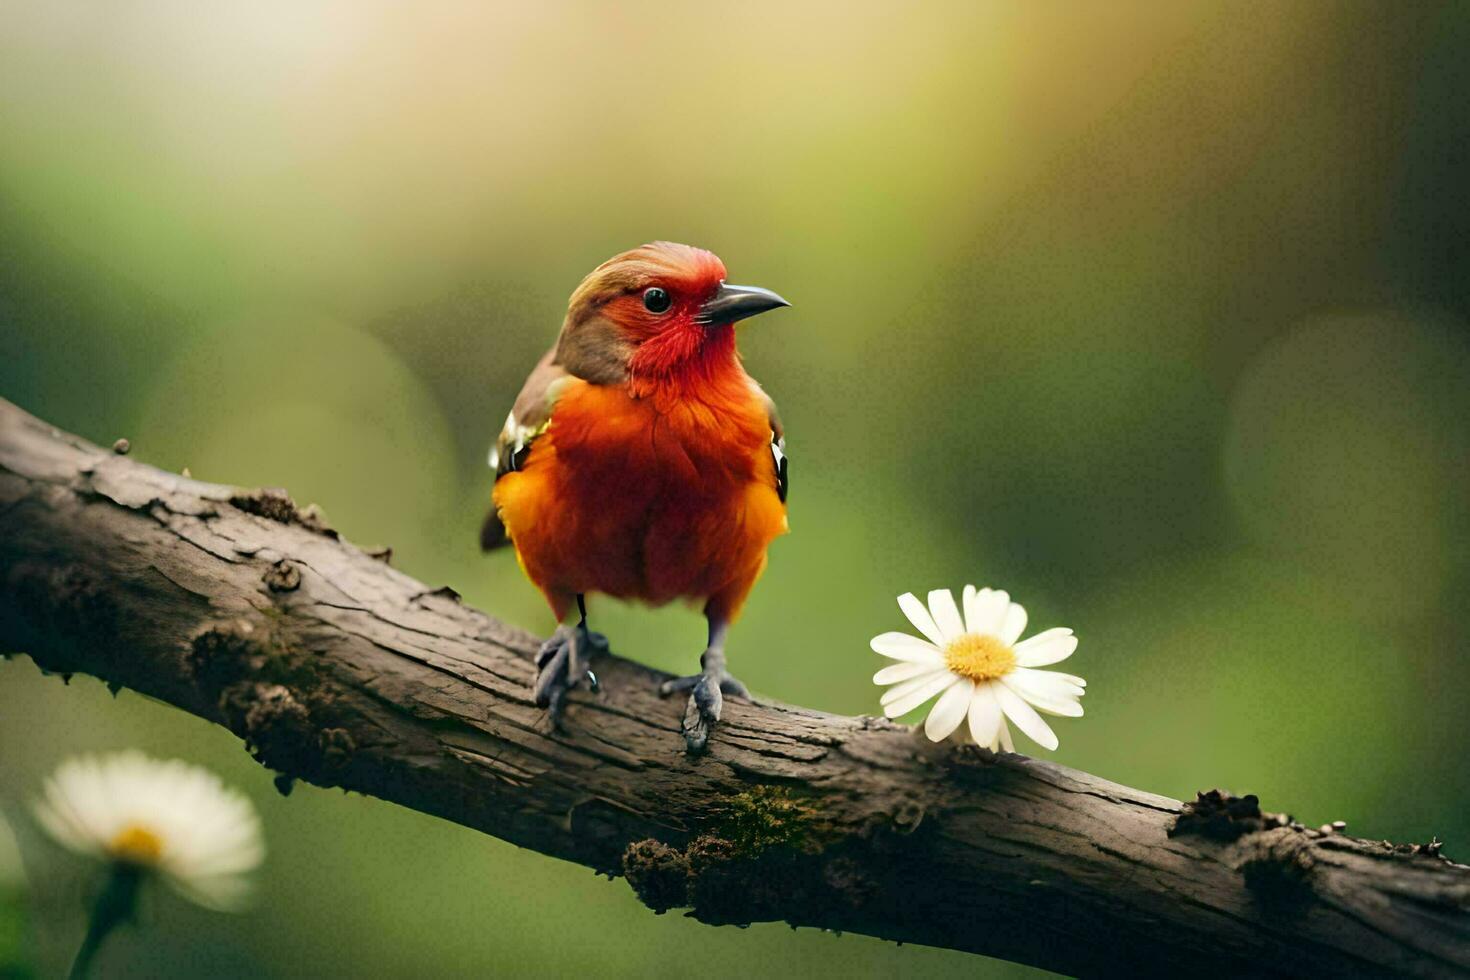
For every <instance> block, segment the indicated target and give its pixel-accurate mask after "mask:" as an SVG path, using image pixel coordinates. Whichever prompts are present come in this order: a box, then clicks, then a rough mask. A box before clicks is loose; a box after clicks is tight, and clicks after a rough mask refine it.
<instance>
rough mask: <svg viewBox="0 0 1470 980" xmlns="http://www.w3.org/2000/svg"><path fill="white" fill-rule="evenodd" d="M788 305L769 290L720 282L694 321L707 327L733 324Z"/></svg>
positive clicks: (788, 304)
mask: <svg viewBox="0 0 1470 980" xmlns="http://www.w3.org/2000/svg"><path fill="white" fill-rule="evenodd" d="M790 305H791V304H790V303H788V302H786V301H785V300H784V299H782V298H781V297H779V296H777V295H776V294H775V293H773V292H771V291H770V290H769V289H762V288H760V287H759V286H732V285H730V284H729V283H723V282H722V283H720V289H719V292H717V293H715V294H714V295H713V296H711V297H710V298H709V299H708V300H707V301H706V302H705V304H704V305H703V306H701V307H700V308H699V312H698V313H697V314H695V316H694V320H695V322H696V323H702V324H705V325H707V326H708V325H713V324H717V323H734V322H735V321H736V320H744V319H745V318H746V317H752V316H755V315H756V314H757V313H764V312H766V311H767V310H774V309H776V308H777V307H781V306H790Z"/></svg>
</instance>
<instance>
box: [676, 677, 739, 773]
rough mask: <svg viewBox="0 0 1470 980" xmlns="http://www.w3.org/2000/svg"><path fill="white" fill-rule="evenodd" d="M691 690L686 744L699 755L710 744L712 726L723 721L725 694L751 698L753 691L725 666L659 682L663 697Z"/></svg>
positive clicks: (685, 720)
mask: <svg viewBox="0 0 1470 980" xmlns="http://www.w3.org/2000/svg"><path fill="white" fill-rule="evenodd" d="M683 691H688V692H689V704H688V705H687V706H686V707H685V708H684V723H683V726H682V727H683V730H684V745H685V748H686V749H688V751H689V754H690V755H699V754H700V753H701V752H703V751H704V750H705V748H706V747H707V746H708V745H709V733H710V729H711V728H713V727H714V725H715V723H716V722H717V721H719V720H720V712H721V711H722V710H723V708H724V705H725V698H724V695H726V694H728V695H730V696H731V697H737V698H747V699H748V698H749V697H750V691H749V690H748V689H747V688H746V686H745V685H744V684H742V683H741V682H740V681H739V680H738V679H737V678H736V677H735V676H734V675H732V674H730V673H729V672H728V671H726V670H725V669H724V668H723V667H721V668H717V669H715V670H707V671H705V672H704V673H702V674H691V675H690V676H688V677H676V678H674V679H673V680H669V681H664V682H663V683H662V684H660V685H659V688H658V693H659V696H660V697H667V696H669V695H670V694H676V693H680V692H683Z"/></svg>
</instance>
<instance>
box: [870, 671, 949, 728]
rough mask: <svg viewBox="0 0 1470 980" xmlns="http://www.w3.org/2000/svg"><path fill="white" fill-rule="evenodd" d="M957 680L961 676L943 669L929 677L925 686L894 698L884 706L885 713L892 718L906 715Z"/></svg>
mask: <svg viewBox="0 0 1470 980" xmlns="http://www.w3.org/2000/svg"><path fill="white" fill-rule="evenodd" d="M957 680H959V678H958V677H956V676H955V675H953V674H951V673H950V672H949V671H947V670H945V671H941V672H940V673H938V674H936V675H935V676H934V677H931V678H929V680H928V683H926V684H925V685H924V686H923V687H920V688H918V689H917V690H914V691H911V692H909V693H908V694H905V695H904V696H903V697H901V698H895V699H894V700H892V701H889V702H888V704H887V705H885V706H884V708H883V713H884V714H885V715H887V716H888V717H890V718H897V717H898V716H899V715H906V714H908V713H909V712H910V711H913V710H914V709H915V708H917V707H918V706H919V705H921V704H923V703H924V702H925V701H928V700H929V699H930V698H932V697H933V696H934V695H936V694H940V693H942V692H944V691H946V690H948V689H949V688H950V686H951V685H953V684H954V682H955V681H957Z"/></svg>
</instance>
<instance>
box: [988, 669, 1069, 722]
mask: <svg viewBox="0 0 1470 980" xmlns="http://www.w3.org/2000/svg"><path fill="white" fill-rule="evenodd" d="M1000 682H1001V683H1002V684H1004V685H1005V686H1006V687H1008V688H1010V689H1011V690H1012V691H1014V692H1015V693H1016V694H1018V695H1020V696H1021V698H1022V699H1023V700H1024V701H1026V703H1028V704H1030V705H1031V706H1032V707H1034V708H1036V709H1037V710H1039V711H1045V712H1046V713H1047V714H1049V715H1061V716H1062V717H1064V718H1081V717H1082V705H1080V704H1078V703H1077V702H1076V701H1074V700H1073V699H1072V698H1070V697H1054V696H1052V695H1051V692H1050V691H1046V690H1045V689H1044V688H1043V689H1038V688H1035V687H1032V686H1030V685H1029V684H1028V683H1027V681H1026V679H1025V678H1022V677H1018V676H1017V675H1016V674H1008V675H1006V676H1005V677H1002V678H1001V679H1000Z"/></svg>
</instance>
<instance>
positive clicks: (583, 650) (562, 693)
mask: <svg viewBox="0 0 1470 980" xmlns="http://www.w3.org/2000/svg"><path fill="white" fill-rule="evenodd" d="M607 650H608V643H607V637H605V636H603V635H602V634H601V633H593V632H591V631H590V630H587V629H585V628H582V627H580V626H578V627H570V626H558V627H557V628H556V632H555V633H553V634H551V638H550V639H548V640H547V641H546V642H545V643H543V644H541V649H540V650H539V651H537V653H536V669H537V674H536V686H535V695H536V706H537V707H539V708H545V709H546V715H547V717H548V718H550V719H551V724H552V727H553V728H560V727H561V716H562V711H563V709H564V708H565V707H566V700H567V693H568V692H569V691H572V690H573V689H575V688H577V687H578V686H580V685H581V684H582V682H583V681H584V680H585V681H586V682H587V686H588V687H589V688H590V689H591V690H592V692H593V693H594V694H595V693H596V692H597V691H598V690H600V689H601V685H600V684H599V683H598V681H597V675H596V674H594V673H593V672H592V668H591V661H592V657H593V656H595V655H598V654H602V653H606V652H607Z"/></svg>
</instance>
